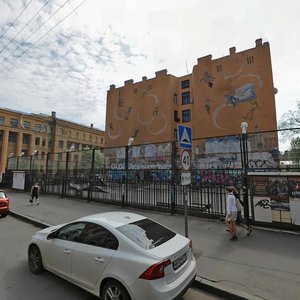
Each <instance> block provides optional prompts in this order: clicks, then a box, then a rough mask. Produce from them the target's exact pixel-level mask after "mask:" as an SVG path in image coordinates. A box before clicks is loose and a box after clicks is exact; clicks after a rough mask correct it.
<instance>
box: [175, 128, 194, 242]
mask: <svg viewBox="0 0 300 300" xmlns="http://www.w3.org/2000/svg"><path fill="white" fill-rule="evenodd" d="M177 134H178V137H177V138H178V144H179V147H180V148H181V149H182V151H181V154H180V162H181V167H182V171H183V172H182V173H181V185H182V187H183V197H184V227H185V236H186V237H188V236H189V229H188V211H187V210H188V197H189V193H188V187H187V185H189V184H191V173H190V169H191V151H192V129H191V128H190V127H187V126H184V125H180V124H178V125H177Z"/></svg>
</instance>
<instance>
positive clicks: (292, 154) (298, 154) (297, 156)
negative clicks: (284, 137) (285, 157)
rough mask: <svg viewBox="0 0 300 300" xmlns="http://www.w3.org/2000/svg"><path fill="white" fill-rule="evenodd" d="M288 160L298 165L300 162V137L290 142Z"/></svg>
mask: <svg viewBox="0 0 300 300" xmlns="http://www.w3.org/2000/svg"><path fill="white" fill-rule="evenodd" d="M289 160H291V161H293V162H294V163H296V164H299V160H300V137H296V138H294V139H292V141H291V150H290V151H289Z"/></svg>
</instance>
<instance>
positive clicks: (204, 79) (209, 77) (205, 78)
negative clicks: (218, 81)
mask: <svg viewBox="0 0 300 300" xmlns="http://www.w3.org/2000/svg"><path fill="white" fill-rule="evenodd" d="M214 80H215V77H213V76H212V75H211V74H210V73H209V72H208V71H205V72H204V74H203V76H202V78H201V79H200V82H204V83H206V84H207V85H208V86H209V87H210V88H212V87H213V82H214Z"/></svg>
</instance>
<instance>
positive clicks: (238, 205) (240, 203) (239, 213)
mask: <svg viewBox="0 0 300 300" xmlns="http://www.w3.org/2000/svg"><path fill="white" fill-rule="evenodd" d="M230 188H231V189H232V193H233V195H234V197H235V201H236V208H237V217H236V225H241V226H242V227H243V228H245V229H246V230H247V236H249V235H250V234H251V232H252V229H251V227H250V225H249V224H248V222H247V221H246V220H245V219H244V218H243V217H242V210H243V206H244V202H243V201H242V200H241V199H240V196H239V193H238V191H237V190H236V188H235V187H234V186H230Z"/></svg>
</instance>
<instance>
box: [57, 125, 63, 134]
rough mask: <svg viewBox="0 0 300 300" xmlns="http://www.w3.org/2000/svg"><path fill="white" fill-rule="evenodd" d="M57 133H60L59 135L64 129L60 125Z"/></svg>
mask: <svg viewBox="0 0 300 300" xmlns="http://www.w3.org/2000/svg"><path fill="white" fill-rule="evenodd" d="M58 134H60V135H63V134H64V130H63V129H62V128H61V127H59V129H58Z"/></svg>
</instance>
